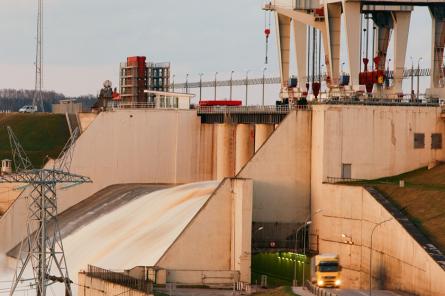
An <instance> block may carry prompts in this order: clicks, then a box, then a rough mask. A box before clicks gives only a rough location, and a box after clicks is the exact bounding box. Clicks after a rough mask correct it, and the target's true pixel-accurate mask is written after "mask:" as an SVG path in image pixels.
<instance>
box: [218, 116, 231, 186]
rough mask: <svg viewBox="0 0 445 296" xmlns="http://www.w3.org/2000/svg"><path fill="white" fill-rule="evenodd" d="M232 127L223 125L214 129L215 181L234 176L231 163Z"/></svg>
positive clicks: (226, 124)
mask: <svg viewBox="0 0 445 296" xmlns="http://www.w3.org/2000/svg"><path fill="white" fill-rule="evenodd" d="M233 132H234V129H233V125H231V124H228V123H224V124H218V125H217V128H216V179H217V180H222V179H224V178H225V177H232V176H233V175H234V173H235V172H234V162H233V159H234V157H233V150H234V149H233V147H234V145H233V144H234V143H233V139H234V137H233Z"/></svg>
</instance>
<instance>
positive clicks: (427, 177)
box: [353, 164, 445, 253]
mask: <svg viewBox="0 0 445 296" xmlns="http://www.w3.org/2000/svg"><path fill="white" fill-rule="evenodd" d="M400 180H404V181H405V187H403V188H401V187H400V186H399V181H400ZM353 185H361V186H373V187H374V188H376V189H377V190H379V191H380V192H381V193H382V194H383V195H385V196H386V197H387V198H388V199H389V200H390V201H391V202H392V203H393V204H394V205H395V206H397V207H398V208H399V209H400V210H401V211H402V212H403V213H404V214H405V215H406V216H407V217H408V218H409V219H410V220H411V222H413V223H414V224H415V225H416V227H417V228H418V229H419V230H420V231H422V232H423V233H424V234H425V235H426V236H427V237H428V238H429V239H430V240H431V241H432V242H433V243H434V244H435V245H436V247H437V248H439V250H441V251H442V252H443V253H445V227H444V225H445V165H444V164H441V165H439V166H437V167H435V168H433V169H431V170H428V169H427V168H421V169H418V170H415V171H411V172H408V173H405V174H401V175H398V176H392V177H386V178H381V179H377V180H370V181H360V182H353Z"/></svg>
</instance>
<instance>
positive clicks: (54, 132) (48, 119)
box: [0, 113, 69, 168]
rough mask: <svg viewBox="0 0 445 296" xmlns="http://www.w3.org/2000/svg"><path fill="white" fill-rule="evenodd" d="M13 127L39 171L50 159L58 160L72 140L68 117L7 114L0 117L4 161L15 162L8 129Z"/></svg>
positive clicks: (0, 141)
mask: <svg viewBox="0 0 445 296" xmlns="http://www.w3.org/2000/svg"><path fill="white" fill-rule="evenodd" d="M7 126H10V127H11V128H12V130H13V131H14V133H15V135H16V136H17V138H18V140H19V142H20V143H21V144H22V146H23V149H24V150H25V152H26V153H27V155H28V157H29V159H30V160H31V162H32V164H33V166H34V167H35V168H41V167H42V166H43V165H44V163H45V160H46V156H49V157H51V158H56V157H57V156H58V155H59V153H60V151H61V150H62V149H63V146H64V145H65V143H66V142H67V140H68V138H69V130H68V124H67V122H66V118H65V116H64V115H61V114H15V113H14V114H3V115H1V116H0V159H5V158H9V159H12V154H11V147H10V143H9V137H8V133H7V130H6V127H7Z"/></svg>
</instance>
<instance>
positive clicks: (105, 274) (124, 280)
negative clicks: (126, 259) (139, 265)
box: [85, 265, 153, 295]
mask: <svg viewBox="0 0 445 296" xmlns="http://www.w3.org/2000/svg"><path fill="white" fill-rule="evenodd" d="M85 274H86V275H87V276H89V277H92V278H96V279H101V280H104V281H106V282H110V283H114V284H117V285H121V286H124V287H128V288H131V289H134V290H138V291H141V292H145V293H147V295H148V294H150V293H151V292H152V291H153V283H152V282H150V281H144V280H140V279H136V278H134V277H131V276H128V275H125V274H123V273H119V272H114V271H110V270H106V269H103V268H100V267H96V266H92V265H88V270H87V271H86V272H85Z"/></svg>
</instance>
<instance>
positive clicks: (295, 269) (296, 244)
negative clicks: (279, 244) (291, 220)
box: [293, 220, 312, 287]
mask: <svg viewBox="0 0 445 296" xmlns="http://www.w3.org/2000/svg"><path fill="white" fill-rule="evenodd" d="M311 223H312V221H310V220H309V221H306V222H304V223H303V225H301V226H300V227H298V229H297V231H296V232H295V255H296V254H297V252H298V233H300V230H301V229H303V227H306V226H307V225H310V224H311ZM303 274H304V265H303ZM293 282H294V287H296V286H297V258H295V261H294V280H293Z"/></svg>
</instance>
